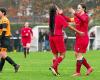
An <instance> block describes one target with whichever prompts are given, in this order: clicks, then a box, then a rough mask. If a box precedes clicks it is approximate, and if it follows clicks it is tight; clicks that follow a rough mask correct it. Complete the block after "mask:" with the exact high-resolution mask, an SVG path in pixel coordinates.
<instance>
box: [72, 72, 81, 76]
mask: <svg viewBox="0 0 100 80" xmlns="http://www.w3.org/2000/svg"><path fill="white" fill-rule="evenodd" d="M72 76H81V73H77V72H76V73H74V74H73V75H72Z"/></svg>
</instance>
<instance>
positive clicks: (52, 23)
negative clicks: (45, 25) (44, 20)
mask: <svg viewBox="0 0 100 80" xmlns="http://www.w3.org/2000/svg"><path fill="white" fill-rule="evenodd" d="M56 10H57V9H56V6H55V5H52V6H51V7H50V10H49V18H50V22H49V30H50V33H51V34H53V33H54V26H55V15H56Z"/></svg>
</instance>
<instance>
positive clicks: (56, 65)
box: [53, 57, 63, 72]
mask: <svg viewBox="0 0 100 80" xmlns="http://www.w3.org/2000/svg"><path fill="white" fill-rule="evenodd" d="M62 60H63V58H62V57H58V58H57V59H56V60H53V62H54V63H53V68H54V69H55V70H56V72H57V68H58V65H59V64H60V63H61V61H62Z"/></svg>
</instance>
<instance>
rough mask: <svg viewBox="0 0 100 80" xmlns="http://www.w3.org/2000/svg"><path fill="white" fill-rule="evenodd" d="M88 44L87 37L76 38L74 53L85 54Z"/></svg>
mask: <svg viewBox="0 0 100 80" xmlns="http://www.w3.org/2000/svg"><path fill="white" fill-rule="evenodd" d="M88 43H89V38H88V36H87V37H79V38H76V42H75V46H74V50H75V52H77V53H86V51H87V46H88Z"/></svg>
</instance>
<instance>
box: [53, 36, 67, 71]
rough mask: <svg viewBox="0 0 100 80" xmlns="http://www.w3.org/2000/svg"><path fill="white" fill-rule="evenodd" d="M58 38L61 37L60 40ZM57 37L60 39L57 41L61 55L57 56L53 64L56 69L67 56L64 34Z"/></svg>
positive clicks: (57, 47)
mask: <svg viewBox="0 0 100 80" xmlns="http://www.w3.org/2000/svg"><path fill="white" fill-rule="evenodd" d="M58 38H59V40H58ZM56 39H57V40H58V41H55V44H56V49H57V51H58V52H59V53H60V56H59V57H57V59H56V61H55V63H54V64H53V67H54V68H55V69H58V66H59V64H60V63H61V62H62V61H63V59H64V58H65V53H66V48H65V44H64V40H63V37H62V36H61V37H56ZM57 72H58V70H57Z"/></svg>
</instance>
